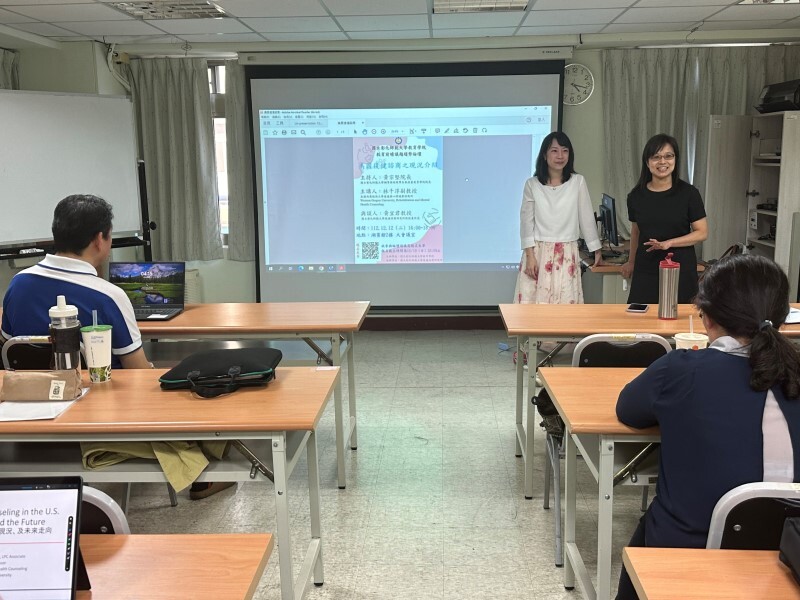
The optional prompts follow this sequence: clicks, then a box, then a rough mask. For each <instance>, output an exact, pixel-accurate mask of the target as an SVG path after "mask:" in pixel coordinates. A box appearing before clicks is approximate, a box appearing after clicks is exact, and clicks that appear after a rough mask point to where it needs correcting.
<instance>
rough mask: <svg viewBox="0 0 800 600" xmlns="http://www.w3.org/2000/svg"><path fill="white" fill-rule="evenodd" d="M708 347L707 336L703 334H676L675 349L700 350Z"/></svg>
mask: <svg viewBox="0 0 800 600" xmlns="http://www.w3.org/2000/svg"><path fill="white" fill-rule="evenodd" d="M707 347H708V336H707V335H706V334H705V333H676V334H675V348H677V349H679V350H680V349H681V348H683V349H685V350H702V349H703V348H707Z"/></svg>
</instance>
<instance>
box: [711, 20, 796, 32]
mask: <svg viewBox="0 0 800 600" xmlns="http://www.w3.org/2000/svg"><path fill="white" fill-rule="evenodd" d="M783 22H784V21H706V22H705V23H703V24H702V26H701V27H700V31H720V30H726V29H728V30H736V29H772V28H773V27H780V25H781V23H783Z"/></svg>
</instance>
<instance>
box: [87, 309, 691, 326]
mask: <svg viewBox="0 0 800 600" xmlns="http://www.w3.org/2000/svg"><path fill="white" fill-rule="evenodd" d="M689 319H691V317H689ZM689 323H690V324H691V321H689ZM92 326H94V327H97V311H96V310H93V311H92Z"/></svg>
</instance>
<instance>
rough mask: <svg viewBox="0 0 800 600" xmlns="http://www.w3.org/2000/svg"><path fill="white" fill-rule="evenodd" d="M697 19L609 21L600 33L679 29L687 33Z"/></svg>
mask: <svg viewBox="0 0 800 600" xmlns="http://www.w3.org/2000/svg"><path fill="white" fill-rule="evenodd" d="M695 25H697V21H689V22H685V23H669V22H667V23H611V24H610V25H609V26H608V27H606V28H604V29H603V31H602V32H601V33H648V32H650V31H680V32H683V33H689V31H691V29H692V27H694V26H695Z"/></svg>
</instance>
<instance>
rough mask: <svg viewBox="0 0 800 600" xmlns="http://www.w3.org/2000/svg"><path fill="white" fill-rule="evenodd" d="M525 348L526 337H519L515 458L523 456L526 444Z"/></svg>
mask: <svg viewBox="0 0 800 600" xmlns="http://www.w3.org/2000/svg"><path fill="white" fill-rule="evenodd" d="M524 346H525V337H524V336H521V335H518V336H517V364H516V375H517V415H516V417H517V420H516V432H517V436H516V439H515V441H516V444H515V445H514V455H515V456H518V457H519V456H523V454H522V444H523V443H524V441H523V438H524V435H523V434H524V433H525V430H524V429H523V428H522V411H523V410H524V407H525V404H524V397H525V380H524V379H523V374H524V371H523V369H522V359H521V358H520V357H521V356H522V348H523V347H524Z"/></svg>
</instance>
